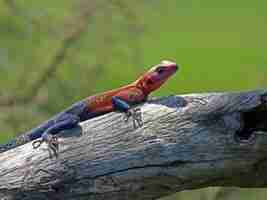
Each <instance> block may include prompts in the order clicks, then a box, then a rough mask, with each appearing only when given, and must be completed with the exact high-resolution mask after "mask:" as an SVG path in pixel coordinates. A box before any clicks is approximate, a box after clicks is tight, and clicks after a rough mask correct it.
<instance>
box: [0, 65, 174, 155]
mask: <svg viewBox="0 0 267 200" xmlns="http://www.w3.org/2000/svg"><path fill="white" fill-rule="evenodd" d="M178 68H179V66H178V65H177V64H176V63H175V62H171V61H167V60H164V61H161V62H160V63H159V64H157V65H154V66H152V67H151V69H150V70H148V71H147V72H145V73H144V74H143V75H141V76H140V77H139V78H138V79H137V80H136V81H134V82H132V83H130V84H128V85H126V86H122V87H120V88H118V89H113V90H110V91H106V92H102V93H100V94H96V95H93V96H89V97H87V98H85V99H83V100H81V101H78V102H76V103H74V104H72V105H71V106H70V107H68V108H67V109H65V110H64V111H62V112H60V113H58V114H56V115H55V116H54V117H51V118H50V119H48V120H47V121H45V122H44V123H42V124H41V125H39V126H38V127H36V128H33V129H32V130H30V131H28V132H26V133H24V134H22V135H20V136H18V137H16V138H14V139H13V140H11V141H10V142H8V143H6V144H2V145H0V153H2V152H5V151H7V150H10V149H13V148H15V147H17V146H20V145H23V144H25V143H28V142H31V141H33V143H32V146H33V148H38V147H39V146H40V145H41V144H42V143H43V142H45V143H47V144H48V147H49V148H50V149H52V150H53V152H54V154H55V155H57V152H58V146H59V142H58V138H57V134H58V133H59V132H61V131H63V130H66V129H71V128H75V127H76V126H78V125H79V123H80V122H83V121H86V120H88V119H91V118H94V117H97V116H100V115H104V114H106V113H109V112H113V111H119V112H122V113H124V114H125V115H124V117H125V118H124V120H125V122H127V121H128V119H129V118H132V119H133V122H134V123H133V124H134V126H135V128H136V122H137V124H138V126H139V127H141V126H142V125H143V124H142V117H141V111H140V108H139V109H137V108H132V106H134V105H136V104H138V103H142V102H145V101H147V98H148V96H149V94H150V93H151V92H153V91H155V90H157V89H158V88H160V87H161V85H163V84H164V83H165V82H166V81H167V80H168V79H169V78H170V77H171V76H172V75H173V74H175V72H176V71H177V70H178ZM37 139H38V140H37Z"/></svg>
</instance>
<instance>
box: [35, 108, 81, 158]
mask: <svg viewBox="0 0 267 200" xmlns="http://www.w3.org/2000/svg"><path fill="white" fill-rule="evenodd" d="M79 122H80V118H79V117H78V116H77V115H74V114H69V113H65V114H63V115H62V116H60V117H59V118H58V119H56V120H55V123H54V124H53V125H52V126H51V127H50V128H48V129H47V130H46V131H45V132H44V133H43V134H42V137H41V139H39V140H36V141H34V142H33V144H32V145H33V148H38V147H40V146H41V144H42V143H43V142H46V143H47V144H48V147H49V148H50V149H51V150H52V151H53V152H54V155H55V156H57V155H58V146H59V144H58V137H57V135H56V134H58V133H59V132H60V131H63V130H66V129H71V128H74V127H75V126H77V125H78V123H79Z"/></svg>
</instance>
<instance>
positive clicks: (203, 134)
mask: <svg viewBox="0 0 267 200" xmlns="http://www.w3.org/2000/svg"><path fill="white" fill-rule="evenodd" d="M266 94H267V91H251V92H242V93H210V94H192V95H182V96H171V97H166V98H162V99H158V100H153V101H149V102H148V103H145V104H144V105H142V106H141V109H142V112H143V120H144V126H143V127H142V128H138V129H133V126H132V124H131V123H128V124H125V123H124V122H123V120H122V114H120V113H110V114H107V115H104V116H101V117H98V118H94V119H92V120H89V121H86V122H84V123H82V124H81V127H82V129H81V130H79V129H75V130H71V131H68V132H65V134H64V137H61V138H60V154H59V157H58V158H57V159H56V158H52V159H51V158H50V157H49V153H48V150H47V147H46V145H45V144H43V145H42V148H40V149H38V150H33V149H32V146H31V144H30V143H29V144H26V145H23V146H21V147H18V148H16V149H13V150H10V151H7V152H5V153H3V154H1V156H0V183H1V184H0V194H1V195H2V196H1V195H0V197H5V198H8V199H22V200H25V199H87V200H88V199H95V200H102V199H103V200H104V199H111V200H113V199H114V200H125V199H127V200H131V199H135V200H136V199H137V200H138V199H140V200H141V199H142V200H146V199H149V200H150V199H156V198H159V197H162V196H165V195H167V194H172V193H175V192H178V191H182V190H185V189H195V188H202V187H207V186H240V187H266V186H267V176H266V172H267V168H266V165H267V103H266V100H267V98H266ZM81 132H82V134H81Z"/></svg>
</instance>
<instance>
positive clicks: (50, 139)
mask: <svg viewBox="0 0 267 200" xmlns="http://www.w3.org/2000/svg"><path fill="white" fill-rule="evenodd" d="M43 142H46V143H47V145H48V147H49V149H51V150H52V151H53V153H54V155H55V156H56V157H57V156H58V146H59V145H58V144H59V143H58V138H57V137H56V136H54V135H51V134H45V135H43V136H42V138H41V139H39V140H35V141H34V142H33V143H32V146H33V148H34V149H37V148H39V147H40V146H41V145H42V143H43Z"/></svg>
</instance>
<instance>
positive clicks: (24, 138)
mask: <svg viewBox="0 0 267 200" xmlns="http://www.w3.org/2000/svg"><path fill="white" fill-rule="evenodd" d="M29 141H30V138H29V136H28V135H20V136H18V137H16V138H15V139H12V140H10V141H9V142H7V143H6V144H0V153H3V152H5V151H8V150H10V149H13V148H15V147H18V146H20V145H23V144H26V143H27V142H29Z"/></svg>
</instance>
